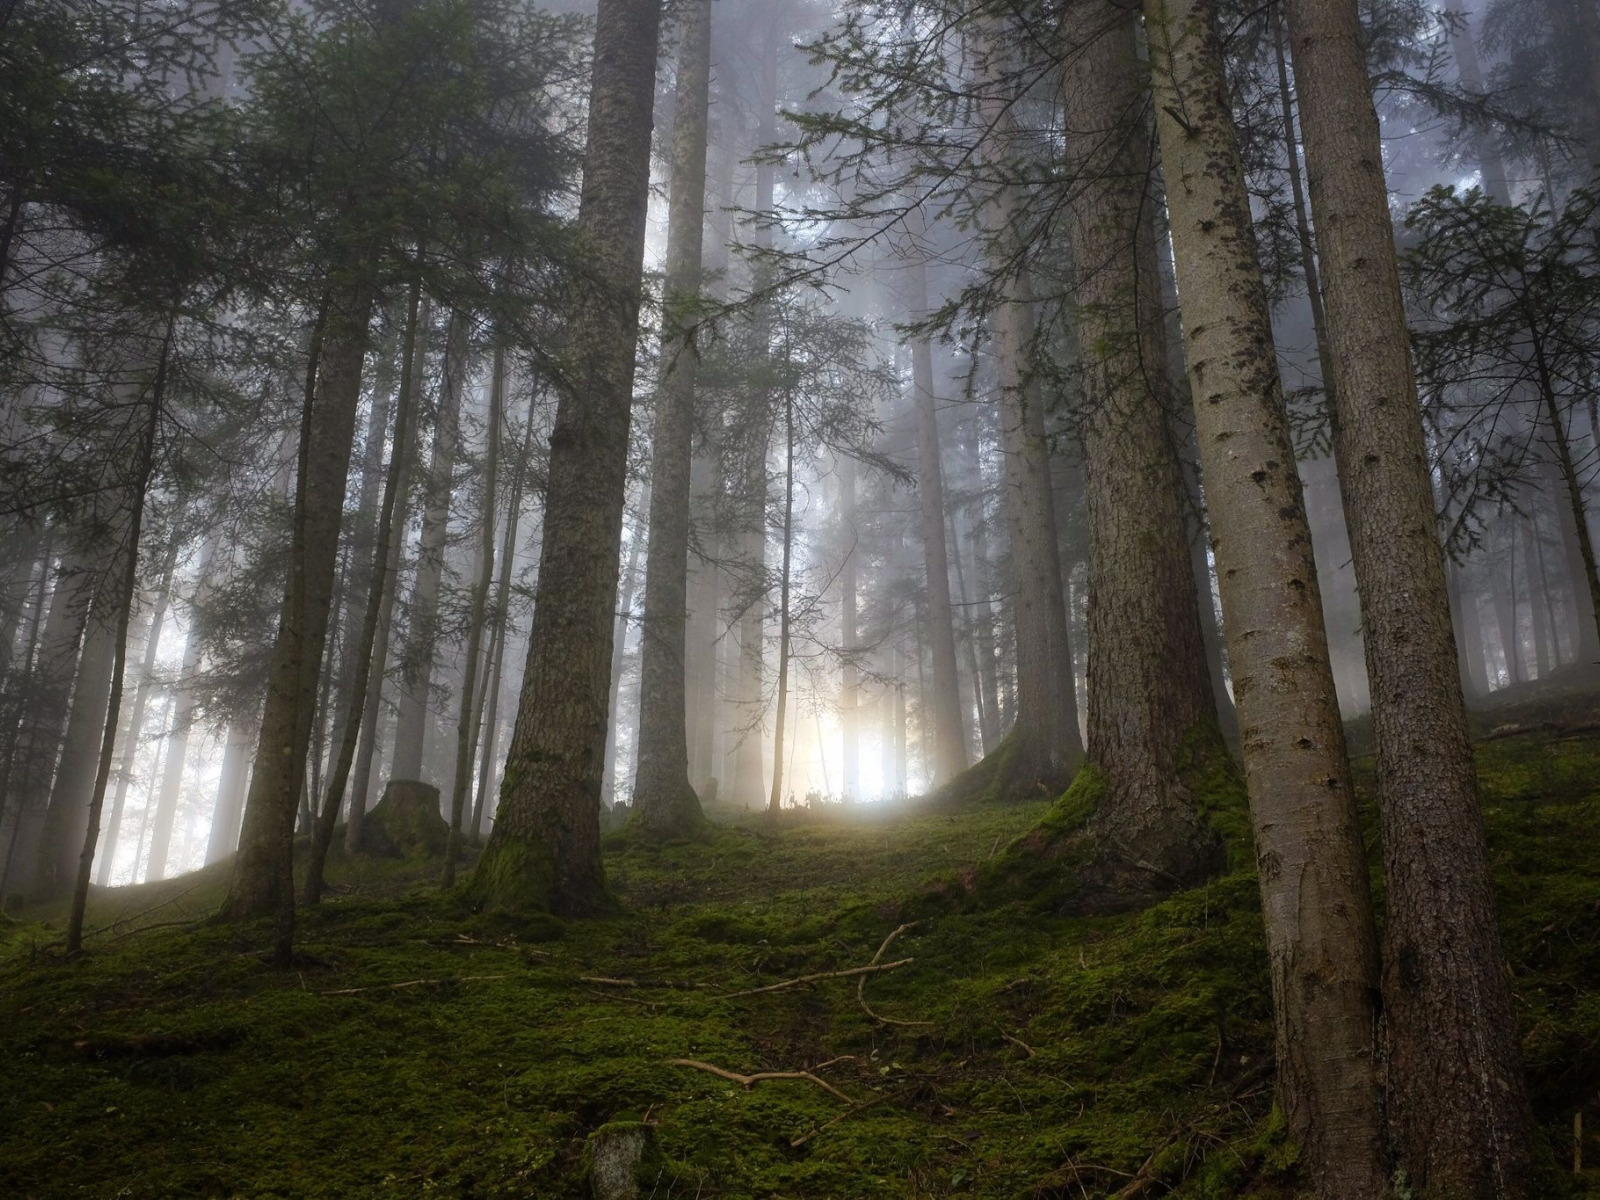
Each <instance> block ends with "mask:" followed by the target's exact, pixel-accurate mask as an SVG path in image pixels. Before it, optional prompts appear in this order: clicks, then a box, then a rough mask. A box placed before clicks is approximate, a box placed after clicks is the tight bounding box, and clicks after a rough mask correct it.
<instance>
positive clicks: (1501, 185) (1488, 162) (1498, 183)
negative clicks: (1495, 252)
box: [1444, 0, 1511, 204]
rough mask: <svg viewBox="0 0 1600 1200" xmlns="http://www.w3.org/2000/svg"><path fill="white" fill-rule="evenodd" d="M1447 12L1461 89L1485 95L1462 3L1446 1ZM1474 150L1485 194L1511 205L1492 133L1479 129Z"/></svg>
mask: <svg viewBox="0 0 1600 1200" xmlns="http://www.w3.org/2000/svg"><path fill="white" fill-rule="evenodd" d="M1444 10H1445V12H1447V13H1449V14H1450V15H1451V17H1453V18H1454V21H1453V23H1452V24H1451V25H1450V53H1451V55H1452V56H1453V57H1454V58H1455V60H1456V78H1457V79H1459V80H1460V81H1461V86H1462V87H1463V88H1464V89H1466V90H1467V91H1468V92H1470V93H1471V94H1472V95H1474V96H1481V95H1483V94H1484V89H1483V67H1482V66H1481V65H1480V64H1479V62H1478V48H1477V47H1476V46H1475V45H1473V42H1472V26H1471V24H1470V23H1469V22H1468V19H1467V12H1466V9H1465V8H1464V7H1462V4H1461V0H1445V4H1444ZM1473 142H1474V145H1473V149H1474V150H1475V151H1476V152H1477V155H1478V173H1479V174H1480V175H1481V176H1482V177H1483V193H1484V195H1486V196H1488V197H1489V199H1491V200H1493V201H1494V202H1495V203H1496V204H1510V203H1511V188H1510V186H1509V183H1508V180H1507V177H1506V164H1505V161H1504V160H1503V159H1502V158H1501V157H1500V152H1499V151H1498V150H1496V149H1495V146H1494V142H1493V140H1492V139H1491V137H1490V131H1489V130H1488V129H1487V128H1486V127H1484V126H1482V125H1480V126H1478V127H1477V129H1476V130H1475V131H1474V138H1473Z"/></svg>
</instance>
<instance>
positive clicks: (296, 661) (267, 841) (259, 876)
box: [222, 284, 372, 962]
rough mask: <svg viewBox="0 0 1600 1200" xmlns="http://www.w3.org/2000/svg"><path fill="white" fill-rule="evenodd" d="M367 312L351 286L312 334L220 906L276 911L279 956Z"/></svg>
mask: <svg viewBox="0 0 1600 1200" xmlns="http://www.w3.org/2000/svg"><path fill="white" fill-rule="evenodd" d="M371 313H372V294H371V292H370V291H369V290H368V289H367V288H366V287H365V286H364V285H362V284H355V285H352V286H350V287H348V288H346V289H344V290H343V291H342V292H340V293H339V294H338V295H337V297H336V299H335V300H334V301H333V303H332V304H331V305H330V307H329V310H328V312H327V315H326V321H325V326H324V328H322V329H320V330H319V331H318V334H317V335H316V336H315V337H314V338H313V342H314V343H320V344H314V346H313V349H314V353H313V354H312V355H311V356H310V358H311V362H312V367H311V371H310V373H311V374H312V376H313V378H314V379H315V385H314V387H313V385H312V384H311V383H310V382H309V381H308V385H307V401H308V409H309V411H308V412H307V413H306V414H305V416H304V419H303V421H302V428H301V444H300V467H299V471H298V472H297V475H296V485H295V520H294V538H293V542H292V545H291V549H290V565H289V578H288V580H287V582H286V584H285V588H284V599H283V610H282V616H281V617H280V618H279V624H278V636H277V641H276V644H275V646H274V648H273V656H272V673H271V675H270V677H269V679H270V682H269V684H268V688H267V697H266V705H265V708H264V710H263V712H262V716H261V734H260V738H259V740H258V742H257V746H256V754H255V770H254V772H253V773H252V774H251V778H250V790H249V793H248V795H247V797H246V800H245V811H244V822H243V828H242V829H241V831H240V836H239V853H238V855H237V857H236V858H235V859H234V864H233V876H232V879H231V880H230V882H229V888H228V895H227V898H226V900H225V901H224V902H223V907H222V915H223V916H224V917H228V918H232V919H248V918H252V917H264V916H267V915H270V914H273V913H276V914H277V916H278V920H279V925H278V957H279V960H280V961H283V962H287V960H288V957H289V954H290V952H291V940H292V937H293V929H294V821H295V811H296V807H297V804H298V801H299V796H300V789H301V788H302V787H304V786H305V774H306V770H305V768H306V758H307V755H308V753H309V749H310V743H311V727H312V721H313V718H314V717H315V712H314V710H315V708H316V698H317V690H318V687H317V685H318V682H319V679H320V675H321V671H322V650H323V645H324V643H325V641H326V640H327V634H328V617H329V609H330V607H331V604H332V598H333V578H334V572H335V569H336V567H337V565H338V559H339V529H340V525H341V521H342V518H343V515H344V497H345V486H346V481H347V479H348V476H349V472H350V457H351V451H352V449H353V443H354V440H355V426H356V414H357V411H358V409H359V408H360V401H361V367H362V359H363V357H364V356H365V354H366V348H367V336H368V335H367V324H368V321H369V319H370V317H371Z"/></svg>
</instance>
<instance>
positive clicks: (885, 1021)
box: [856, 921, 933, 1028]
mask: <svg viewBox="0 0 1600 1200" xmlns="http://www.w3.org/2000/svg"><path fill="white" fill-rule="evenodd" d="M920 924H922V922H921V921H908V922H906V924H904V925H901V926H899V927H898V928H896V929H894V930H892V931H891V932H890V934H889V936H888V937H886V938H884V939H883V944H882V945H880V946H879V947H878V952H877V953H876V954H874V955H873V956H872V961H871V962H869V963H868V964H867V966H868V967H875V966H877V965H878V960H879V959H881V958H882V957H883V952H884V951H885V950H887V949H888V948H889V947H890V945H891V944H892V943H893V942H894V940H895V938H897V937H899V936H900V935H901V934H902V933H904V932H905V931H906V930H908V929H915V928H916V927H917V926H918V925H920ZM906 961H907V962H910V961H911V960H910V959H906ZM856 1003H857V1004H859V1005H861V1011H862V1012H864V1013H866V1014H867V1016H869V1017H871V1018H872V1019H873V1020H874V1021H876V1022H877V1023H878V1024H879V1025H900V1026H903V1027H906V1028H916V1027H918V1026H926V1025H932V1024H933V1022H932V1021H897V1020H895V1019H894V1018H893V1017H885V1016H883V1015H881V1014H879V1013H875V1012H873V1011H872V1006H871V1005H869V1004H868V1003H867V977H866V976H865V975H862V976H860V977H859V978H858V979H857V980H856Z"/></svg>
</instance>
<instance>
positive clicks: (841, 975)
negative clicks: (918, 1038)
mask: <svg viewBox="0 0 1600 1200" xmlns="http://www.w3.org/2000/svg"><path fill="white" fill-rule="evenodd" d="M916 961H917V960H916V959H914V958H902V959H900V961H898V962H892V963H884V964H883V965H881V966H870V967H851V968H850V969H849V970H846V971H819V972H818V973H817V974H815V975H801V976H799V977H798V978H796V979H785V980H784V981H783V982H782V983H769V984H768V985H767V986H766V987H758V988H745V989H744V990H743V991H739V992H723V993H721V994H720V995H719V996H718V999H720V1000H731V999H732V998H733V997H735V996H760V995H762V994H763V993H766V992H781V991H783V990H784V989H785V988H792V987H799V986H800V985H801V984H802V983H816V982H818V981H819V980H822V979H846V978H854V977H855V976H857V975H876V974H877V973H878V972H880V971H895V970H899V969H900V968H901V967H904V966H909V965H910V964H911V963H914V962H916Z"/></svg>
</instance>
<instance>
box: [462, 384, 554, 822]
mask: <svg viewBox="0 0 1600 1200" xmlns="http://www.w3.org/2000/svg"><path fill="white" fill-rule="evenodd" d="M537 397H538V389H537V388H534V389H532V391H531V392H530V398H529V401H528V422H527V425H526V426H524V428H523V434H522V452H521V454H520V455H519V456H518V458H517V465H516V467H515V468H514V469H513V471H512V473H511V496H510V499H509V500H508V502H507V504H506V534H505V541H503V542H502V543H501V544H500V582H499V583H498V584H496V585H495V596H494V609H493V613H494V645H493V646H492V647H491V648H490V651H489V663H490V667H489V680H488V684H489V690H488V693H487V695H488V712H487V714H486V715H485V716H484V720H483V758H482V762H481V763H480V765H479V767H478V791H477V795H476V796H474V798H473V801H472V824H471V827H470V831H471V837H472V844H473V845H474V846H476V845H477V844H478V843H479V842H480V841H481V840H482V839H483V818H484V817H485V815H487V809H488V795H489V790H490V786H491V784H492V782H493V780H492V776H493V768H494V744H495V739H496V738H497V737H498V735H499V732H500V676H501V672H502V671H503V669H504V664H505V656H506V641H507V639H508V638H509V637H510V634H511V562H512V559H514V558H515V557H516V554H517V528H518V526H519V525H520V524H521V523H522V489H523V485H524V483H525V481H526V480H527V476H528V458H529V456H530V455H531V454H532V452H533V431H534V427H535V424H536V423H535V421H534V419H533V409H534V404H535V402H536V400H537Z"/></svg>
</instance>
